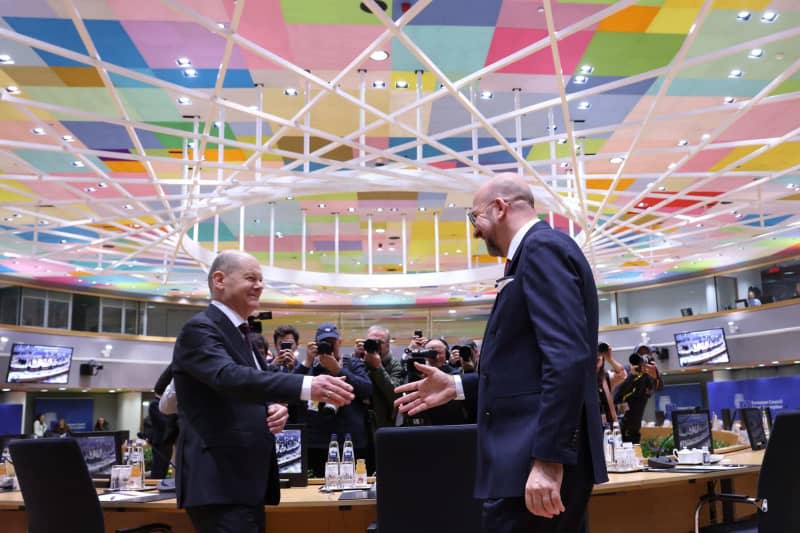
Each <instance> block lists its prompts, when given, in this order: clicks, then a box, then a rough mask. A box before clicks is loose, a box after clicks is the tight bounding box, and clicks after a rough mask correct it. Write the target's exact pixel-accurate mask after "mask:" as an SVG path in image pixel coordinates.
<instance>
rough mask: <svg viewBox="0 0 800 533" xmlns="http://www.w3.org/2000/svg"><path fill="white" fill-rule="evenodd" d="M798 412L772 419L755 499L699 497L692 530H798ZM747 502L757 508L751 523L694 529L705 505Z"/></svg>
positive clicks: (770, 532)
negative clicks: (710, 503) (708, 503)
mask: <svg viewBox="0 0 800 533" xmlns="http://www.w3.org/2000/svg"><path fill="white" fill-rule="evenodd" d="M798 442H800V411H786V412H781V413H779V414H778V416H777V417H776V418H775V421H774V423H773V428H772V434H771V435H770V440H769V444H768V445H767V449H766V451H765V452H764V461H763V462H762V463H761V473H760V474H759V475H758V496H757V497H751V496H746V495H741V494H710V495H706V496H703V498H702V499H701V500H700V503H698V504H697V508H696V510H695V514H694V524H695V525H694V530H695V532H697V531H702V533H734V532H735V533H787V532H789V531H800V475H798V473H799V472H800V454H798V453H797V443H798ZM715 501H721V502H734V503H747V504H749V505H753V506H755V507H756V509H757V515H756V519H755V520H751V521H745V522H738V523H734V524H721V525H712V526H708V527H705V528H703V529H702V530H701V529H699V527H698V522H699V517H700V510H701V509H702V507H703V505H704V504H705V503H706V502H715Z"/></svg>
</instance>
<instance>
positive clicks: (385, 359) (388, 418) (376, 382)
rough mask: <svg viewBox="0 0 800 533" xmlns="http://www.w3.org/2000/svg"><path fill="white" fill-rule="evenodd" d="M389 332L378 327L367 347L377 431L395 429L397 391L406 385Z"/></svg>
mask: <svg viewBox="0 0 800 533" xmlns="http://www.w3.org/2000/svg"><path fill="white" fill-rule="evenodd" d="M390 340H391V335H390V334H389V330H388V329H387V328H385V327H383V326H379V325H377V324H376V325H374V326H371V327H370V328H369V330H368V331H367V339H366V340H365V341H364V342H363V345H364V364H365V365H366V367H367V374H368V375H369V379H370V380H371V381H372V409H373V410H374V411H375V429H376V430H377V429H378V428H382V427H389V426H394V422H395V409H394V401H395V399H396V398H397V395H396V394H395V392H394V389H395V387H398V386H400V385H401V384H402V383H403V365H402V363H400V361H398V360H397V359H395V358H394V357H392V352H391V345H390V343H389V341H390Z"/></svg>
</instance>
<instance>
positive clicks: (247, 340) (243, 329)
mask: <svg viewBox="0 0 800 533" xmlns="http://www.w3.org/2000/svg"><path fill="white" fill-rule="evenodd" d="M239 331H241V332H242V334H243V335H244V342H245V343H246V344H247V347H248V348H249V349H250V357H252V358H253V364H255V365H256V368H258V369H260V368H261V365H259V364H258V359H257V357H258V356H257V355H256V350H255V347H254V346H253V342H252V341H251V340H250V326H248V325H247V322H242V323H241V324H239Z"/></svg>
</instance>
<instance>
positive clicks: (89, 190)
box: [83, 187, 97, 192]
mask: <svg viewBox="0 0 800 533" xmlns="http://www.w3.org/2000/svg"><path fill="white" fill-rule="evenodd" d="M83 190H84V191H86V192H94V191H96V190H97V189H95V188H94V187H86V188H85V189H83Z"/></svg>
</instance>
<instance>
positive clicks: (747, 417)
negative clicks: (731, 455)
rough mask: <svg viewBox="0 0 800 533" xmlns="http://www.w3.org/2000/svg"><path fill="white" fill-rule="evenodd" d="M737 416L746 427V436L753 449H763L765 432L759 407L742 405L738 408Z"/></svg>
mask: <svg viewBox="0 0 800 533" xmlns="http://www.w3.org/2000/svg"><path fill="white" fill-rule="evenodd" d="M739 416H740V417H741V419H742V422H744V425H745V427H746V428H747V437H748V438H749V439H750V447H751V448H752V449H754V450H763V449H764V448H766V447H767V432H766V431H765V430H764V417H763V415H762V413H761V409H759V408H757V407H744V408H742V409H739Z"/></svg>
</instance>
